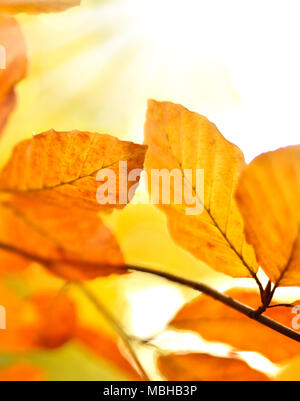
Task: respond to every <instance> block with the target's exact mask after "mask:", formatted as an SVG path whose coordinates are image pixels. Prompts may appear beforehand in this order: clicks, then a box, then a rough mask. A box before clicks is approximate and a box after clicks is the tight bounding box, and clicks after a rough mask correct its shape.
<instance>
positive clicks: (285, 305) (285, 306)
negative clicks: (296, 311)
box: [267, 304, 295, 309]
mask: <svg viewBox="0 0 300 401" xmlns="http://www.w3.org/2000/svg"><path fill="white" fill-rule="evenodd" d="M280 306H282V307H284V308H293V307H294V306H295V305H293V304H275V305H269V306H267V309H271V308H278V307H280Z"/></svg>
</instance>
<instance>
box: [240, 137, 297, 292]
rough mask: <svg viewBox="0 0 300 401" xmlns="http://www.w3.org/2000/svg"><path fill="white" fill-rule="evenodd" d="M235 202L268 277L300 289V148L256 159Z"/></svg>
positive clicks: (247, 234) (246, 172) (277, 282)
mask: <svg viewBox="0 0 300 401" xmlns="http://www.w3.org/2000/svg"><path fill="white" fill-rule="evenodd" d="M236 199H237V202H238V205H239V207H240V210H241V212H242V215H243V217H244V220H245V232H246V236H247V239H248V241H249V242H250V243H251V244H252V245H253V246H254V249H255V252H256V255H257V258H258V261H259V263H260V264H261V266H262V268H263V269H264V271H265V272H266V274H267V275H268V276H269V278H270V279H271V280H272V281H273V282H274V283H276V285H277V286H296V285H297V286H300V207H299V205H300V145H299V146H290V147H287V148H282V149H279V150H276V151H275V152H268V153H265V154H262V155H260V156H258V157H257V158H256V159H254V160H253V161H252V162H251V163H250V164H249V166H247V167H246V168H245V170H244V171H243V174H242V175H241V178H240V181H239V185H238V188H237V192H236Z"/></svg>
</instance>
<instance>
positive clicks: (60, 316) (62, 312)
mask: <svg viewBox="0 0 300 401" xmlns="http://www.w3.org/2000/svg"><path fill="white" fill-rule="evenodd" d="M28 302H29V303H31V304H32V305H33V306H34V311H35V312H36V316H37V319H36V321H35V323H34V325H35V327H36V329H35V332H36V339H35V344H36V345H37V346H38V347H41V348H48V349H51V348H58V347H60V346H62V345H63V344H65V343H66V342H68V341H69V340H71V339H72V338H74V336H75V333H76V328H77V316H76V308H75V305H74V303H73V302H72V301H71V300H70V299H69V298H68V297H67V296H66V295H65V294H57V292H55V291H43V292H38V293H35V294H33V295H32V296H31V297H29V298H28Z"/></svg>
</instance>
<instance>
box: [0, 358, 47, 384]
mask: <svg viewBox="0 0 300 401" xmlns="http://www.w3.org/2000/svg"><path fill="white" fill-rule="evenodd" d="M43 378H44V374H43V372H42V370H41V368H40V367H38V366H35V365H33V364H31V363H27V362H18V363H15V364H12V365H9V366H8V367H5V368H2V369H0V381H40V380H43Z"/></svg>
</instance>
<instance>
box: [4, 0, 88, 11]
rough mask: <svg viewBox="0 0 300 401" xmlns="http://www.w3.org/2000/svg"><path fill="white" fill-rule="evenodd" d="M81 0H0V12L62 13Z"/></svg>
mask: <svg viewBox="0 0 300 401" xmlns="http://www.w3.org/2000/svg"><path fill="white" fill-rule="evenodd" d="M80 2H81V0H0V12H5V13H13V14H14V13H21V12H26V13H30V14H36V13H45V12H57V11H64V10H66V9H67V8H70V7H74V6H78V5H79V4H80Z"/></svg>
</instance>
